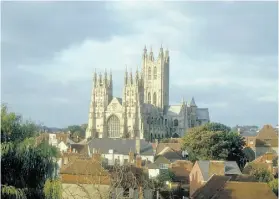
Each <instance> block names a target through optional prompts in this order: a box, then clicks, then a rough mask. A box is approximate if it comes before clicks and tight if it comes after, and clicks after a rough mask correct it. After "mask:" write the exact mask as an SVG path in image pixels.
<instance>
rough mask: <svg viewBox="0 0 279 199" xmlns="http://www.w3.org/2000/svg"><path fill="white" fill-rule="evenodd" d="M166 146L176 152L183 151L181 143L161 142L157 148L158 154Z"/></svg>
mask: <svg viewBox="0 0 279 199" xmlns="http://www.w3.org/2000/svg"><path fill="white" fill-rule="evenodd" d="M166 147H169V148H170V149H172V150H173V151H175V152H178V153H179V152H181V143H159V144H158V145H157V148H156V154H159V153H160V152H161V151H163V150H164V149H165V148H166Z"/></svg>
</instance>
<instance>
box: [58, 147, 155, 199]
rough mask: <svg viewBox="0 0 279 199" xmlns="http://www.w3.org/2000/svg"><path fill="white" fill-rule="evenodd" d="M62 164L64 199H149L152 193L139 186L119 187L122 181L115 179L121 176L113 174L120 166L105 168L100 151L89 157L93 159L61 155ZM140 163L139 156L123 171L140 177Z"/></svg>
mask: <svg viewBox="0 0 279 199" xmlns="http://www.w3.org/2000/svg"><path fill="white" fill-rule="evenodd" d="M70 154H72V155H70ZM70 158H71V159H70ZM62 162H63V163H64V164H63V167H62V168H61V171H60V177H61V181H62V187H63V198H69V199H71V198H88V195H89V196H90V198H95V199H99V198H109V197H111V198H112V199H115V198H133V199H139V198H142V197H143V196H144V198H147V199H151V198H152V190H148V189H141V186H140V187H129V188H128V189H124V188H123V187H122V186H121V184H122V182H119V181H117V182H116V181H115V179H118V178H119V177H116V176H118V175H120V174H119V173H116V172H115V171H120V170H121V169H120V167H119V168H118V167H116V170H115V168H113V167H111V168H104V167H103V166H102V156H101V154H100V153H99V151H98V152H96V153H94V154H92V157H85V156H84V155H82V154H78V153H69V154H64V157H63V161H62ZM141 162H142V161H141V157H140V156H137V157H136V160H135V164H134V165H129V166H128V167H126V170H127V171H131V172H132V173H133V174H134V176H141V174H142V173H143V172H144V171H143V169H142V168H141ZM117 168H118V169H117ZM119 169H120V170H119ZM126 170H125V171H126ZM121 171H122V170H121ZM123 171H124V170H123ZM123 175H127V173H126V172H123ZM121 179H122V178H121ZM137 182H138V181H137ZM124 184H125V183H124ZM138 190H139V191H138ZM141 190H142V191H141Z"/></svg>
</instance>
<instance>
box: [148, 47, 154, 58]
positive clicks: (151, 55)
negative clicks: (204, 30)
mask: <svg viewBox="0 0 279 199" xmlns="http://www.w3.org/2000/svg"><path fill="white" fill-rule="evenodd" d="M149 59H150V60H151V61H153V60H154V56H153V51H152V47H150V52H149Z"/></svg>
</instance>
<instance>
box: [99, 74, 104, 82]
mask: <svg viewBox="0 0 279 199" xmlns="http://www.w3.org/2000/svg"><path fill="white" fill-rule="evenodd" d="M102 82H103V81H102V74H101V73H99V84H102Z"/></svg>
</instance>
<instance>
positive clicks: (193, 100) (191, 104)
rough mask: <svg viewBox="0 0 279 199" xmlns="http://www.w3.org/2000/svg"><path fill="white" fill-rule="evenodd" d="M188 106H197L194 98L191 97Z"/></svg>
mask: <svg viewBox="0 0 279 199" xmlns="http://www.w3.org/2000/svg"><path fill="white" fill-rule="evenodd" d="M190 106H197V105H196V102H195V99H194V97H192V100H191V102H190Z"/></svg>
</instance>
